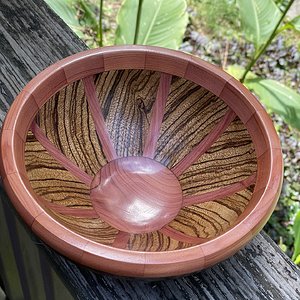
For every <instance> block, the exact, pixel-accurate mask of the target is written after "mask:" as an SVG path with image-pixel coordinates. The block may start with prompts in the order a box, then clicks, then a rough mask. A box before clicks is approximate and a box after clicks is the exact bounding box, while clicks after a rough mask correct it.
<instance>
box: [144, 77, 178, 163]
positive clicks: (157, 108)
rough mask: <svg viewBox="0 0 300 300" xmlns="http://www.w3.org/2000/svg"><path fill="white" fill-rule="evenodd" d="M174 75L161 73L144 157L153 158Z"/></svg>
mask: <svg viewBox="0 0 300 300" xmlns="http://www.w3.org/2000/svg"><path fill="white" fill-rule="evenodd" d="M171 80H172V75H170V74H166V73H161V75H160V81H159V86H158V90H157V94H156V100H155V103H154V105H153V108H152V115H151V121H150V126H149V132H148V135H147V138H146V142H145V147H144V153H143V156H145V157H149V158H153V157H154V154H155V148H156V143H157V140H158V137H159V132H160V127H161V123H162V121H163V117H164V112H165V107H166V103H167V98H168V95H169V90H170V85H171Z"/></svg>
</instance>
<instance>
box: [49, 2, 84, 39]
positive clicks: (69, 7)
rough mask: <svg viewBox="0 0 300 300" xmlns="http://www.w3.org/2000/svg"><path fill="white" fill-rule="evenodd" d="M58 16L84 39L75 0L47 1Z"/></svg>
mask: <svg viewBox="0 0 300 300" xmlns="http://www.w3.org/2000/svg"><path fill="white" fill-rule="evenodd" d="M45 2H46V3H47V4H48V5H49V6H50V7H51V8H52V9H53V10H54V11H55V13H56V14H57V15H59V17H60V18H61V19H63V21H64V22H65V23H66V24H67V25H68V26H69V27H70V28H71V29H72V30H73V31H74V32H75V33H76V34H77V35H78V36H79V37H80V38H82V37H83V33H82V31H81V26H80V24H79V20H78V18H77V10H76V8H75V5H76V1H75V0H45Z"/></svg>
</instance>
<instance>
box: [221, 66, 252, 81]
mask: <svg viewBox="0 0 300 300" xmlns="http://www.w3.org/2000/svg"><path fill="white" fill-rule="evenodd" d="M225 71H226V72H227V73H229V74H230V75H231V76H233V77H234V78H235V79H236V80H240V78H241V77H242V76H243V74H244V72H245V68H244V67H242V66H240V65H229V66H227V68H226V70H225ZM256 77H257V75H255V74H254V73H253V72H251V71H249V72H248V74H247V78H248V79H253V78H256Z"/></svg>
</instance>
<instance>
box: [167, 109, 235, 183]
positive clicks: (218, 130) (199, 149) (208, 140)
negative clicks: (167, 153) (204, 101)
mask: <svg viewBox="0 0 300 300" xmlns="http://www.w3.org/2000/svg"><path fill="white" fill-rule="evenodd" d="M235 117H236V114H235V113H234V112H233V111H232V110H231V109H229V110H228V112H227V113H226V114H225V115H224V117H223V119H222V120H221V122H219V123H218V124H217V125H216V126H215V128H214V129H213V131H212V132H210V133H209V134H208V135H207V136H206V137H205V138H204V139H203V140H202V141H201V142H200V143H199V144H198V145H197V146H196V147H195V148H194V149H193V150H192V151H191V152H190V153H189V154H188V155H187V156H186V157H185V158H184V159H182V160H181V161H180V162H179V163H178V164H177V165H176V166H175V167H173V168H172V172H173V173H174V174H175V175H176V176H178V177H179V176H180V175H181V174H182V173H183V172H184V171H185V170H187V169H188V168H189V167H190V166H191V165H192V164H193V163H195V162H196V161H197V160H198V159H199V157H200V156H201V155H202V154H203V153H205V152H206V151H207V150H208V149H209V148H210V147H211V145H212V144H213V143H214V142H215V141H216V140H217V139H218V138H219V137H220V135H221V134H222V133H223V132H224V131H225V130H226V129H227V127H228V125H229V124H230V123H231V122H232V121H233V120H234V119H235Z"/></svg>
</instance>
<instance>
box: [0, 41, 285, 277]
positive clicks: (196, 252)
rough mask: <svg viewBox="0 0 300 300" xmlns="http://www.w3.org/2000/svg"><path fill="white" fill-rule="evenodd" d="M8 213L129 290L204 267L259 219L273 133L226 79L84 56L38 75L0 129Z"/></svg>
mask: <svg viewBox="0 0 300 300" xmlns="http://www.w3.org/2000/svg"><path fill="white" fill-rule="evenodd" d="M1 155H2V166H1V174H2V177H3V183H4V186H5V188H6V191H7V193H8V195H9V197H10V199H11V201H12V202H13V204H14V206H15V208H16V209H17V211H18V212H19V214H20V215H21V216H22V218H23V219H24V221H25V222H26V223H27V224H28V225H29V226H30V228H31V229H32V230H33V231H34V232H35V233H36V234H37V235H38V236H39V237H40V238H41V239H42V240H44V241H45V242H46V243H47V244H49V245H50V246H52V247H53V248H54V249H56V250H57V251H59V252H60V253H61V254H63V255H65V256H67V257H69V258H70V259H72V260H74V261H76V262H77V263H79V264H82V265H85V266H88V267H91V268H94V269H96V270H101V271H104V272H109V273H112V274H117V275H124V276H130V277H148V278H152V277H166V276H176V275H182V274H187V273H191V272H195V271H199V270H201V269H203V268H207V267H209V266H211V265H213V264H215V263H217V262H219V261H221V260H224V259H225V258H227V257H229V256H231V255H232V254H234V253H235V252H236V251H237V250H238V249H240V248H241V247H242V246H243V245H245V244H246V243H247V242H248V241H249V240H250V239H251V238H253V236H254V235H256V234H257V233H258V232H259V230H261V228H262V227H263V225H264V224H265V223H266V221H267V220H268V218H269V216H270V214H271V212H272V210H273V209H274V207H275V204H276V201H277V199H278V196H279V192H280V189H281V184H282V155H281V149H280V144H279V140H278V137H277V135H276V132H275V130H274V127H273V125H272V122H271V120H270V118H269V117H268V115H267V114H266V112H265V110H264V109H263V107H262V106H261V105H260V104H259V102H258V101H257V100H256V98H255V97H254V96H253V95H252V94H251V93H250V92H249V91H248V90H247V89H246V88H245V87H244V86H243V85H242V84H241V83H239V82H238V81H236V80H235V79H234V78H233V77H231V76H230V75H228V74H227V73H225V72H223V71H222V70H220V69H219V68H217V67H215V66H212V65H210V64H208V63H206V62H204V61H202V60H200V59H198V58H196V57H194V56H191V55H188V54H184V53H181V52H177V51H173V50H167V49H162V48H157V47H145V46H125V47H124V46H123V47H107V48H102V49H95V50H89V51H85V52H82V53H78V54H76V55H73V56H70V57H68V58H66V59H63V60H61V61H59V62H57V63H56V64H54V65H52V66H50V67H49V68H47V69H46V70H44V71H43V72H41V73H40V74H39V75H38V76H36V77H35V78H34V79H33V80H32V81H30V83H28V85H27V86H26V87H25V88H24V89H23V91H22V92H21V93H20V95H19V96H18V97H17V98H16V99H15V101H14V103H13V105H12V107H11V109H10V111H9V113H8V114H7V117H6V120H5V123H4V125H3V130H2V137H1Z"/></svg>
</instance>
